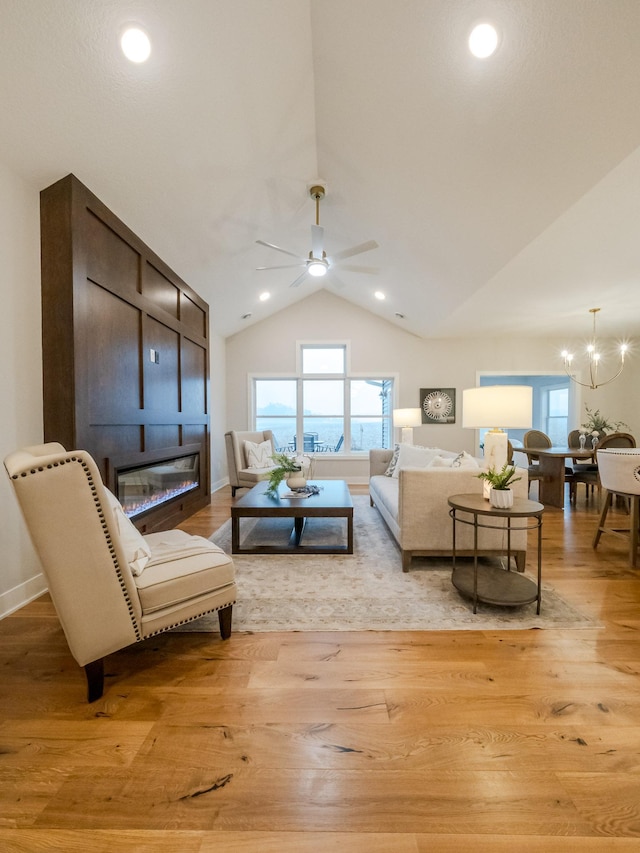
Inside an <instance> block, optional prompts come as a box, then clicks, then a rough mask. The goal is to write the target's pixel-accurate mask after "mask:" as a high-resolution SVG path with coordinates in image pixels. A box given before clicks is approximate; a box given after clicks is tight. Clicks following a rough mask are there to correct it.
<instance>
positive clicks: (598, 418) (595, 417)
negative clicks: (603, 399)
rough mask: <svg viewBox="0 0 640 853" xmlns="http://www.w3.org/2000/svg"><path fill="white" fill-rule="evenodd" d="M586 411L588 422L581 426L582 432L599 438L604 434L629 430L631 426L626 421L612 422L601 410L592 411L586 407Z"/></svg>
mask: <svg viewBox="0 0 640 853" xmlns="http://www.w3.org/2000/svg"><path fill="white" fill-rule="evenodd" d="M584 409H585V412H586V413H587V421H586V423H584V424H581V425H580V426H581V429H580V432H582V431H583V430H584V432H585V433H587V432H588V433H590V434H591V435H598V436H599V435H601V434H602V433H603V432H604V433H607V432H618V430H619V429H621V428H622V427H624V428H625V429H629V424H626V423H625V422H624V421H610V420H609V419H608V418H607V417H606V416H605V415H601V414H600V409H595V410H592V409H590V408H589V407H588V406H586V405H585V407H584Z"/></svg>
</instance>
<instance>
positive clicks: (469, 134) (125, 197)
mask: <svg viewBox="0 0 640 853" xmlns="http://www.w3.org/2000/svg"><path fill="white" fill-rule="evenodd" d="M479 20H490V21H492V22H493V23H494V24H495V25H496V27H497V28H498V31H499V33H500V44H499V48H498V50H497V51H496V53H495V54H494V55H493V57H491V58H489V59H485V60H478V59H475V58H474V57H473V56H472V55H471V54H470V53H469V50H468V47H467V38H468V35H469V32H470V30H471V28H472V26H473V25H474V24H475V23H476V22H478V21H479ZM131 22H135V23H137V24H139V25H141V26H142V27H143V28H144V29H145V30H146V31H147V32H148V34H149V36H150V38H151V41H152V53H151V57H150V59H149V60H148V61H147V62H146V63H144V64H142V65H134V64H132V63H130V62H128V61H127V60H126V59H125V58H124V57H123V55H122V53H121V52H120V48H119V41H118V40H119V36H120V33H121V31H122V28H123V26H124V25H125V24H127V23H131ZM638 45H640V2H638V0H484V2H481V0H180V2H175V0H139V1H138V2H136V0H110V2H105V0H56V2H44V0H0V95H1V98H2V109H3V121H2V129H1V130H0V160H2V161H4V162H5V163H6V164H7V165H8V166H9V167H10V168H12V169H14V170H15V171H17V172H18V173H19V174H21V175H22V176H24V178H25V180H26V181H28V182H29V183H30V184H31V185H33V187H34V191H38V190H40V189H42V188H44V187H46V186H48V185H49V184H51V183H53V182H54V181H56V180H58V179H59V178H61V177H63V176H64V175H66V174H68V173H69V172H73V173H74V174H75V175H77V177H78V178H79V179H80V180H81V181H82V182H83V183H85V184H86V185H87V186H88V187H89V189H91V190H92V191H93V192H94V193H95V194H96V195H98V196H99V197H100V198H101V199H102V200H103V201H104V202H105V203H106V204H107V205H108V206H109V207H110V208H111V209H112V210H113V211H114V212H115V213H116V214H117V215H118V216H120V218H122V219H123V220H124V221H125V222H126V223H127V224H128V225H129V226H130V227H131V228H132V229H133V230H134V231H136V232H137V233H138V234H139V235H140V236H141V237H142V238H143V239H144V240H145V242H147V243H148V245H149V246H151V248H153V249H154V250H155V251H156V252H157V253H158V254H159V255H160V256H161V257H163V259H164V260H166V261H167V263H169V265H170V266H171V267H173V268H174V270H175V271H176V272H177V273H178V274H179V275H180V276H182V278H184V279H185V280H186V281H187V282H188V283H189V284H191V285H192V286H193V287H194V288H195V289H196V290H197V291H198V292H199V293H200V294H201V295H202V296H203V297H204V298H205V299H206V300H207V301H208V302H209V303H210V305H211V309H212V324H213V328H214V329H215V331H216V332H218V333H219V334H221V335H224V336H226V335H230V334H233V333H234V332H236V331H238V330H240V329H242V328H245V327H246V326H247V324H250V323H253V322H256V321H258V320H260V319H262V318H264V317H266V316H268V315H269V314H270V313H272V312H275V311H279V310H281V309H282V308H283V307H285V306H287V305H289V304H291V303H292V302H293V301H295V300H298V299H301V298H304V297H305V296H307V295H308V294H309V293H310V292H312V291H313V290H315V289H318V288H321V287H326V288H330V289H331V288H334V287H338V285H339V284H341V285H342V286H340V287H339V289H338V290H337V292H339V294H340V295H341V296H342V297H343V298H345V299H347V300H350V301H352V302H354V303H356V304H358V305H361V306H363V307H365V308H367V309H368V310H370V311H373V312H375V313H377V314H379V315H381V316H383V317H385V318H387V319H389V321H390V322H393V323H397V324H398V325H400V326H401V327H402V328H405V329H407V330H408V331H411V332H413V333H415V334H417V335H421V336H424V337H427V338H430V337H433V338H438V337H451V336H460V335H462V336H463V335H468V334H474V335H477V334H482V333H486V334H505V333H507V334H509V335H512V334H513V335H536V336H537V335H549V336H562V335H566V336H567V337H569V336H577V337H580V336H583V335H586V334H587V333H588V331H589V328H590V322H591V321H590V315H589V313H588V310H589V308H591V307H600V308H602V312H601V315H600V321H599V331H601V332H602V334H612V335H620V336H626V335H628V336H631V335H636V336H637V335H638V334H639V333H640V240H639V239H638V230H639V229H640V97H639V95H638V93H639V91H640V85H639V84H640V49H638ZM317 179H321V180H323V181H325V182H326V184H327V196H326V198H325V199H324V200H323V201H322V202H321V206H320V220H321V224H322V225H323V226H324V228H325V236H326V249H327V253H328V254H331V253H332V252H335V251H341V250H343V249H344V248H346V247H349V246H352V245H354V244H358V243H361V242H363V241H366V240H375V241H377V243H378V244H379V248H377V249H375V250H373V251H371V252H368V253H366V254H362V255H360V256H358V257H357V258H354V259H351V260H352V262H353V263H357V264H360V265H366V266H373V267H375V268H377V270H378V272H377V273H375V274H374V273H372V272H368V273H361V272H360V273H358V272H350V271H344V272H342V271H341V272H340V281H339V282H337V281H335V280H334V279H333V277H332V276H328V277H326V278H324V279H312V278H310V277H308V278H307V279H306V280H305V281H304V282H303V283H302V284H301V285H300V286H299V287H296V288H291V287H290V286H289V285H290V283H291V282H292V281H293V280H294V279H295V278H296V277H297V276H298V273H299V270H296V269H279V270H268V271H258V270H256V267H259V266H271V265H283V264H287V263H289V262H291V263H295V261H294V259H293V258H288V257H287V256H286V255H283V254H281V253H279V252H276V251H274V250H272V249H269V248H266V247H264V246H261V245H258V244H256V240H258V239H261V240H264V241H267V242H270V243H274V244H277V245H279V246H282V247H285V248H287V249H289V250H291V251H293V252H294V253H296V254H297V253H300V255H302V256H304V255H306V254H307V253H308V251H309V250H310V248H311V246H310V226H311V224H312V223H313V222H314V217H315V207H314V204H313V202H312V200H311V199H310V198H309V195H308V189H307V188H308V186H309V184H311V183H313V182H315V181H316V180H317ZM376 290H380V291H382V292H384V294H385V295H386V299H385V300H384V301H382V302H381V301H378V300H376V299H375V298H374V295H373V294H374V291H376ZM263 291H269V292H270V294H271V298H270V299H269V300H268V301H266V302H260V301H259V298H258V297H259V294H260V293H262V292H263ZM246 314H251V317H249V318H248V319H242V317H243V315H246ZM398 315H402V316H398Z"/></svg>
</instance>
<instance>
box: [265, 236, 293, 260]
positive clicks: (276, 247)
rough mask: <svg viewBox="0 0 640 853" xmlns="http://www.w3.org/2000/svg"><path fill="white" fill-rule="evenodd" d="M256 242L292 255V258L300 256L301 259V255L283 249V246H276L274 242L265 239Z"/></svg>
mask: <svg viewBox="0 0 640 853" xmlns="http://www.w3.org/2000/svg"><path fill="white" fill-rule="evenodd" d="M256 243H259V244H260V245H261V246H266V247H267V248H268V249H275V250H276V252H284V254H285V255H291V257H292V258H298V260H301V258H300V255H298V254H296V253H295V252H290V251H289V250H288V249H283V248H282V246H276V245H274V244H273V243H266V242H265V241H264V240H256Z"/></svg>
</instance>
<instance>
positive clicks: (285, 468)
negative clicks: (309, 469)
mask: <svg viewBox="0 0 640 853" xmlns="http://www.w3.org/2000/svg"><path fill="white" fill-rule="evenodd" d="M271 458H272V459H273V461H274V462H275V463H276V467H275V468H272V470H271V472H270V473H269V485H268V486H267V493H268V494H270V495H271V496H272V497H275V496H276V495H277V493H278V486H279V485H280V483H281V482H282V481H283V480H285V479H288V478H289V477H290V476H291V475H293V474H298V475H299V476H300V478H301V480H302V479H304V483H306V479H305V478H304V476H303V474H302V461H301V460H298V459H296V457H295V456H287V454H286V453H274V454H273V456H272V457H271ZM304 483H302V482H300V484H299V485H304Z"/></svg>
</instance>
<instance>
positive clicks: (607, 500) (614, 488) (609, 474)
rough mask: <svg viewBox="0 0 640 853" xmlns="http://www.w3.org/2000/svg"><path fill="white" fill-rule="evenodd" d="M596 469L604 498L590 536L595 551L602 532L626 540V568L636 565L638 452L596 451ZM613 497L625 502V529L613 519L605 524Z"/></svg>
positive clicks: (639, 483)
mask: <svg viewBox="0 0 640 853" xmlns="http://www.w3.org/2000/svg"><path fill="white" fill-rule="evenodd" d="M598 469H599V474H600V482H601V484H602V488H603V489H605V497H604V501H603V504H602V511H601V513H600V520H599V521H598V529H597V530H596V533H595V536H594V537H593V547H594V548H597V547H598V544H599V542H600V538H601V536H602V534H603V533H608V534H609V533H610V534H612V535H614V536H619V537H622V538H623V539H627V540H628V542H629V565H630V566H631V567H632V568H635V567H636V566H637V565H638V541H639V537H640V533H639V528H640V451H638V450H636V449H635V448H634V447H619V446H618V447H610V448H604V449H599V450H598ZM614 495H616V496H619V497H622V498H625V499H626V500H627V501H628V502H629V526H628V527H618V526H613V525H616V521H615V519H614V520H612V521H611V522H610V524H607V518H608V515H609V512H610V511H611V507H612V502H613V497H614Z"/></svg>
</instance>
